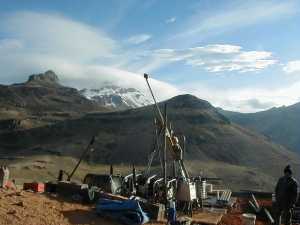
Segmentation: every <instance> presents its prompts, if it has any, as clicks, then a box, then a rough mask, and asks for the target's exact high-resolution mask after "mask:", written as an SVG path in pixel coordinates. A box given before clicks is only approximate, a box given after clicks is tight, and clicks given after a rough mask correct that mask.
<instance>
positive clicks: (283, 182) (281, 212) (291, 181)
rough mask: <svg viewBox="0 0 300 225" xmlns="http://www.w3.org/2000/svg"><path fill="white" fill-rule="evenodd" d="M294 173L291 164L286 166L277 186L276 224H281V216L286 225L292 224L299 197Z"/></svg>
mask: <svg viewBox="0 0 300 225" xmlns="http://www.w3.org/2000/svg"><path fill="white" fill-rule="evenodd" d="M292 174H293V172H292V169H291V166H290V165H288V166H286V167H285V169H284V176H283V177H281V178H279V180H278V182H277V185H276V188H275V199H276V203H275V207H276V218H275V224H276V225H280V224H281V217H283V223H284V224H285V225H291V222H292V210H293V208H294V207H295V204H296V202H297V198H298V182H297V181H296V179H295V178H294V177H293V176H292Z"/></svg>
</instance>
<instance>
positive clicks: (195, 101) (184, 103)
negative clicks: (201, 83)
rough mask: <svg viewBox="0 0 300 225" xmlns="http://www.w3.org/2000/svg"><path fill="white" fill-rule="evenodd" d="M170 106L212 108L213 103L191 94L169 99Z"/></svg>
mask: <svg viewBox="0 0 300 225" xmlns="http://www.w3.org/2000/svg"><path fill="white" fill-rule="evenodd" d="M167 104H168V106H170V107H174V108H190V109H212V108H213V107H212V105H211V104H210V103H209V102H208V101H205V100H202V99H199V98H197V97H196V96H193V95H190V94H184V95H178V96H176V97H173V98H171V99H170V100H168V101H167Z"/></svg>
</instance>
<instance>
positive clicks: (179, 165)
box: [137, 74, 197, 206]
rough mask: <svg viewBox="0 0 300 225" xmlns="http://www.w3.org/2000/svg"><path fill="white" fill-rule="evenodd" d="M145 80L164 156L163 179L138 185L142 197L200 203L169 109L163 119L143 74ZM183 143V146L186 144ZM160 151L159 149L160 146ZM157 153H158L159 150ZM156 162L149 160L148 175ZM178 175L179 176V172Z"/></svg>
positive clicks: (154, 177)
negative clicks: (170, 169) (170, 172)
mask: <svg viewBox="0 0 300 225" xmlns="http://www.w3.org/2000/svg"><path fill="white" fill-rule="evenodd" d="M144 78H145V80H146V82H147V85H148V88H149V90H150V93H151V95H152V98H153V100H154V106H155V109H156V110H155V111H156V115H157V119H155V125H156V136H157V138H156V139H157V140H159V139H162V142H163V144H162V147H161V150H162V153H163V154H162V155H163V166H162V167H163V169H162V170H163V171H162V174H163V177H162V178H158V177H157V176H150V177H147V176H146V177H144V178H143V182H138V185H137V187H138V189H141V190H143V191H142V194H144V195H145V196H147V197H148V199H149V198H150V199H151V198H152V199H153V200H154V201H160V202H164V203H167V202H168V201H169V200H171V199H173V200H176V201H177V202H181V203H187V204H188V205H189V206H191V205H192V203H193V202H194V201H196V200H197V194H196V183H195V182H193V181H192V179H191V178H190V177H189V174H188V171H187V169H186V167H185V164H184V161H183V148H182V147H181V145H180V142H179V138H178V137H177V136H176V135H175V133H174V131H173V130H172V128H171V125H168V120H167V106H166V105H165V108H164V115H163V114H162V112H161V110H160V108H159V106H158V104H157V101H156V99H155V96H154V94H153V91H152V89H151V86H150V84H149V81H148V78H149V76H148V75H147V74H144ZM183 140H184V141H185V138H183ZM184 141H183V142H184ZM157 148H159V146H157ZM156 150H157V149H156ZM168 155H169V156H170V157H171V159H172V161H173V176H171V177H170V176H168V173H167V156H168ZM152 160H153V155H151V156H150V160H149V165H148V169H147V171H146V173H145V174H146V175H148V174H149V168H150V166H151V163H152ZM177 171H178V176H176V172H177Z"/></svg>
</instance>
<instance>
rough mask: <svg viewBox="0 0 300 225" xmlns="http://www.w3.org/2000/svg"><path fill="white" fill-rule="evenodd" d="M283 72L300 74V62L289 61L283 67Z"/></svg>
mask: <svg viewBox="0 0 300 225" xmlns="http://www.w3.org/2000/svg"><path fill="white" fill-rule="evenodd" d="M283 71H284V72H286V73H295V72H298V73H300V60H295V61H290V62H288V63H287V64H286V65H285V66H284V67H283Z"/></svg>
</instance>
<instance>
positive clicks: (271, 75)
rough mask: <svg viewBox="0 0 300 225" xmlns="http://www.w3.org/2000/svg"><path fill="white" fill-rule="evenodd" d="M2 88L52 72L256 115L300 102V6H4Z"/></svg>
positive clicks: (93, 0) (83, 84)
mask: <svg viewBox="0 0 300 225" xmlns="http://www.w3.org/2000/svg"><path fill="white" fill-rule="evenodd" d="M0 5H1V7H0V82H1V83H4V84H10V83H15V82H22V81H24V80H25V79H27V76H28V75H29V74H32V73H40V72H44V71H45V70H48V69H52V70H54V71H55V72H56V73H57V74H58V75H59V77H60V79H61V82H63V83H64V84H66V85H72V86H75V87H77V88H97V87H101V86H103V85H106V84H108V83H113V84H116V85H120V86H124V87H135V88H137V89H139V90H141V91H145V92H147V89H146V84H145V82H144V80H143V76H142V75H143V73H145V72H146V73H149V74H150V75H151V78H153V80H152V81H151V82H152V84H153V86H154V89H155V92H156V94H157V95H158V97H159V99H161V100H162V99H166V98H169V97H171V96H174V95H177V94H181V93H190V94H194V95H196V96H198V97H199V98H202V99H206V100H208V101H210V102H211V103H212V104H213V105H214V106H218V107H222V108H224V109H228V110H235V111H240V112H256V111H261V110H265V109H268V108H271V107H274V106H281V105H290V104H293V103H296V102H298V101H300V44H299V38H300V29H299V26H300V1H299V0H295V1H293V0H285V1H281V0H278V1H276V0H274V1H264V0H257V1H243V0H240V1H238V0H236V1H235V0H231V1H226V0H224V1H218V0H189V1H183V0H177V1H176V0H164V1H160V0H145V1H139V0H118V1H117V0H110V1H98V0H87V1H80V0H51V1H46V0H45V1H39V0H35V1H34V0H27V1H17V0H0Z"/></svg>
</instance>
